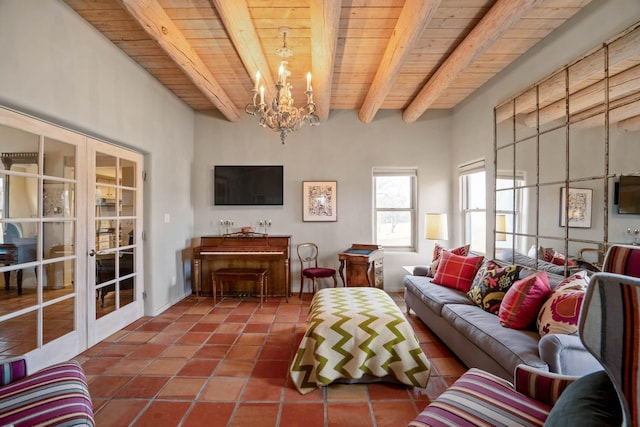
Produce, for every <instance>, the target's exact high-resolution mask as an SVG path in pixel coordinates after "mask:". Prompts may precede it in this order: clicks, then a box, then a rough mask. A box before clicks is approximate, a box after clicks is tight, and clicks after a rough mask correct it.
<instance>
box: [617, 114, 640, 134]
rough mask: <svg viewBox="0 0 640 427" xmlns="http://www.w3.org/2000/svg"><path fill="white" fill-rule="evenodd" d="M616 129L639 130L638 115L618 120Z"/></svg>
mask: <svg viewBox="0 0 640 427" xmlns="http://www.w3.org/2000/svg"><path fill="white" fill-rule="evenodd" d="M618 129H621V130H623V131H625V132H637V131H639V130H640V116H633V117H629V118H628V119H624V120H620V121H619V122H618Z"/></svg>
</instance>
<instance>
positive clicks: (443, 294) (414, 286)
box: [404, 276, 473, 316]
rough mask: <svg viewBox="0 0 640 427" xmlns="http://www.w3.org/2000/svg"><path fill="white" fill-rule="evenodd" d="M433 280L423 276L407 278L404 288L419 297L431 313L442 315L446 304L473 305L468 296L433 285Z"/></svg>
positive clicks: (405, 278)
mask: <svg viewBox="0 0 640 427" xmlns="http://www.w3.org/2000/svg"><path fill="white" fill-rule="evenodd" d="M431 280H432V279H431V278H428V277H421V276H405V277H404V286H405V289H406V290H407V291H408V292H411V293H413V294H414V295H416V296H418V297H419V298H420V300H421V301H422V302H423V303H424V304H425V305H426V306H427V307H429V309H430V310H431V311H433V312H434V313H436V314H438V316H440V315H441V313H442V307H443V306H444V305H445V304H467V305H472V304H473V303H472V302H471V301H469V298H468V297H467V294H466V293H464V292H462V291H458V290H456V289H451V288H447V287H445V286H440V285H436V284H433V283H431Z"/></svg>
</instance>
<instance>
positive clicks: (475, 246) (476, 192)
mask: <svg viewBox="0 0 640 427" xmlns="http://www.w3.org/2000/svg"><path fill="white" fill-rule="evenodd" d="M459 175H460V194H461V195H462V204H461V206H462V214H463V217H464V218H463V222H462V224H463V225H462V226H463V235H464V241H465V243H468V244H469V245H470V249H471V250H474V251H476V252H480V253H485V252H486V243H487V242H486V240H487V239H486V229H487V185H486V172H485V166H484V160H479V161H476V162H473V163H469V164H466V165H463V166H460V168H459Z"/></svg>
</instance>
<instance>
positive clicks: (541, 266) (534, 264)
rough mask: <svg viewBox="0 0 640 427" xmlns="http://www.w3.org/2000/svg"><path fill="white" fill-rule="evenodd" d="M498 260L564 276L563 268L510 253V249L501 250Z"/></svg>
mask: <svg viewBox="0 0 640 427" xmlns="http://www.w3.org/2000/svg"><path fill="white" fill-rule="evenodd" d="M500 259H502V260H503V261H507V262H510V263H513V264H517V265H522V266H525V267H530V268H535V269H538V270H544V271H546V272H547V273H553V274H557V275H559V276H564V266H562V265H555V264H553V263H551V262H546V261H544V260H542V259H535V258H530V257H528V256H526V255H525V254H521V253H520V252H518V251H512V250H511V249H503V250H502V251H501V252H500Z"/></svg>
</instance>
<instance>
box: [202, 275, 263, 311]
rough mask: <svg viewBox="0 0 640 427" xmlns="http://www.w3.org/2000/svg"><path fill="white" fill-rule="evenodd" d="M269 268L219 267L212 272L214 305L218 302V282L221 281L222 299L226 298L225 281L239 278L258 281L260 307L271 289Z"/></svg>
mask: <svg viewBox="0 0 640 427" xmlns="http://www.w3.org/2000/svg"><path fill="white" fill-rule="evenodd" d="M267 276H268V270H266V269H264V268H219V269H217V270H215V271H214V272H213V273H212V274H211V279H212V280H211V285H212V287H213V305H216V304H217V303H218V300H217V297H218V289H217V287H218V283H220V285H221V286H220V300H221V301H222V299H224V282H225V281H228V282H234V281H239V280H251V281H255V282H257V283H258V289H259V290H260V308H262V304H263V301H264V298H265V296H266V295H267V292H268V290H269V286H268V284H267Z"/></svg>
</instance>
